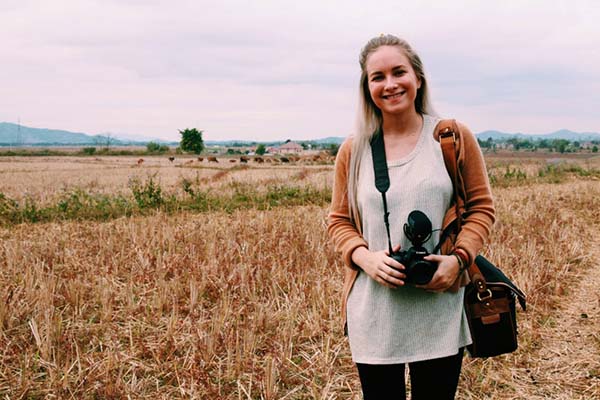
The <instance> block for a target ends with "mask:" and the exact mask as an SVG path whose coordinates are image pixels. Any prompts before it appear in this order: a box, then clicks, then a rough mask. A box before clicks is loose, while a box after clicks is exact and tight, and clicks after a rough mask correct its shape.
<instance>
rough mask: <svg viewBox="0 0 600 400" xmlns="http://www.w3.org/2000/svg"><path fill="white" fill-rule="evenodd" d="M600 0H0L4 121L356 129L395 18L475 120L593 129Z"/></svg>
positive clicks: (234, 129)
mask: <svg viewBox="0 0 600 400" xmlns="http://www.w3.org/2000/svg"><path fill="white" fill-rule="evenodd" d="M598 21H600V3H598V1H596V0H589V1H585V0H571V1H558V0H555V1H553V0H545V1H524V0H520V1H510V0H505V1H468V0H457V1H433V0H431V1H403V0H393V1H370V2H367V1H364V0H362V1H354V0H345V1H341V0H335V1H326V0H321V1H317V0H304V1H298V0H295V1H287V0H279V1H271V0H265V1H258V0H256V1H243V0H222V1H205V0H196V1H188V0H0V91H1V92H0V93H1V95H0V121H4V122H14V123H16V122H17V121H18V119H20V121H21V124H23V125H26V126H31V127H40V128H54V129H65V130H71V131H76V132H85V133H90V134H99V133H106V132H112V133H114V134H116V135H118V134H119V133H127V134H130V135H140V136H144V137H158V138H164V139H172V140H178V139H179V134H178V130H179V129H184V128H191V127H195V128H198V129H202V130H204V138H205V139H207V140H218V139H243V140H259V141H267V140H278V139H287V138H291V139H313V138H322V137H326V136H346V135H348V134H349V133H351V132H352V128H353V122H354V115H355V110H356V95H357V89H356V88H357V86H358V77H359V66H358V61H357V60H358V53H359V51H360V48H361V47H362V46H363V45H364V44H365V43H366V42H367V41H368V39H370V38H371V37H373V36H377V35H379V34H380V33H393V34H396V35H398V36H401V37H404V38H405V39H407V40H408V41H409V42H410V43H411V44H412V45H413V46H414V47H415V49H416V50H417V52H418V53H419V54H420V55H421V58H422V59H423V62H424V64H425V68H426V72H427V75H428V77H429V79H430V82H431V87H432V95H433V102H434V106H435V107H436V109H437V111H438V112H439V113H440V114H441V115H442V116H447V117H453V118H457V119H460V120H462V121H463V122H465V123H467V124H468V125H469V126H471V128H472V129H473V130H474V131H476V132H479V131H483V130H487V129H497V130H503V131H507V132H526V133H547V132H551V131H555V130H558V129H561V128H567V129H571V130H575V131H581V132H585V131H600V112H599V111H600V23H599V22H598Z"/></svg>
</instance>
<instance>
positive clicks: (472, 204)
mask: <svg viewBox="0 0 600 400" xmlns="http://www.w3.org/2000/svg"><path fill="white" fill-rule="evenodd" d="M459 128H460V133H461V137H462V143H461V145H462V149H460V150H461V151H459V159H458V168H460V170H461V175H462V179H463V182H464V188H465V209H464V210H463V221H462V227H461V230H460V232H459V233H458V235H457V237H456V242H455V247H456V248H462V249H463V250H465V251H466V252H467V253H468V255H469V263H472V262H473V261H474V260H475V256H476V255H477V253H479V251H481V249H482V248H483V245H484V243H485V242H486V241H487V239H488V237H489V235H490V230H491V227H492V225H493V224H494V221H495V209H494V203H493V199H492V191H491V188H490V183H489V179H488V175H487V169H486V167H485V161H484V159H483V154H482V153H481V149H480V148H479V143H477V138H476V137H475V135H473V133H472V132H471V131H470V130H469V128H467V127H466V126H465V125H463V124H459Z"/></svg>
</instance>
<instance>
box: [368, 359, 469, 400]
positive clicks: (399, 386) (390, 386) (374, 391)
mask: <svg viewBox="0 0 600 400" xmlns="http://www.w3.org/2000/svg"><path fill="white" fill-rule="evenodd" d="M463 352H464V349H460V350H459V351H458V354H456V355H453V356H450V357H444V358H436V359H433V360H426V361H418V362H413V363H410V364H408V369H409V372H410V391H411V399H412V400H429V399H435V400H446V399H448V400H452V399H454V395H455V394H456V387H457V386H458V378H459V376H460V369H461V367H462V357H463ZM356 366H357V367H358V375H359V377H360V383H361V385H362V391H363V396H364V399H365V400H388V399H390V400H391V399H394V400H400V399H406V384H405V382H404V364H391V365H371V364H356Z"/></svg>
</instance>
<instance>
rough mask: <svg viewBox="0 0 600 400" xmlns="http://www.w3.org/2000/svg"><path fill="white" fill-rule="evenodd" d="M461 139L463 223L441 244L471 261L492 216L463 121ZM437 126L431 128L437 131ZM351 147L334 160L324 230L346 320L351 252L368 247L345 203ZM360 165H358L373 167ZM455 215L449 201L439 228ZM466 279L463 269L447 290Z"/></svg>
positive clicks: (473, 142)
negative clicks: (338, 266)
mask: <svg viewBox="0 0 600 400" xmlns="http://www.w3.org/2000/svg"><path fill="white" fill-rule="evenodd" d="M458 126H459V129H460V139H459V140H458V144H457V153H458V168H459V169H460V171H461V174H462V177H463V180H464V186H465V189H466V199H464V200H465V201H464V204H465V210H464V211H463V220H462V227H461V230H460V232H459V233H458V235H450V236H449V237H448V239H446V241H445V242H444V243H443V245H442V247H441V253H442V254H450V253H451V252H452V251H453V250H454V249H456V248H461V249H463V250H464V251H466V253H467V254H468V256H469V262H473V260H474V259H475V256H476V255H477V253H479V251H480V250H481V248H482V247H483V244H484V242H485V241H486V240H487V238H488V236H489V234H490V229H491V227H492V225H493V223H494V220H495V211H494V204H493V200H492V192H491V189H490V184H489V180H488V176H487V170H486V168H485V162H484V159H483V155H482V154H481V150H480V149H479V144H478V143H477V139H476V138H475V135H473V133H472V132H471V131H470V130H469V129H468V128H467V127H466V126H465V125H463V124H460V123H458ZM437 130H438V128H437V127H436V129H434V132H437ZM351 151H352V138H348V139H346V140H345V141H344V143H342V145H341V146H340V149H339V151H338V154H337V157H336V160H335V176H334V182H333V194H332V199H331V207H330V210H329V215H328V224H327V231H328V233H329V237H330V238H331V240H332V242H333V245H334V248H335V250H336V251H337V252H339V253H341V256H342V259H343V260H344V265H345V268H344V286H343V290H342V296H343V297H342V318H343V320H344V322H345V321H346V300H347V298H348V294H349V293H350V290H351V289H352V285H353V284H354V281H355V280H356V277H357V276H358V271H359V268H360V267H358V266H357V265H356V264H354V263H353V262H352V253H353V252H354V250H356V249H357V248H358V247H361V246H364V247H367V248H368V247H369V244H368V243H367V242H366V241H365V240H364V238H363V237H362V234H361V227H360V221H357V224H358V225H355V224H354V223H353V222H352V220H351V218H350V212H349V206H348V171H349V167H350V157H351ZM372 167H373V166H371V165H363V166H361V168H372ZM455 219H456V207H455V206H454V203H452V204H451V205H450V207H449V208H448V211H447V212H446V215H445V216H444V222H443V225H442V228H443V229H445V228H446V227H447V226H449V225H450V224H451V223H452V222H453V221H454V220H455ZM468 282H469V278H468V274H467V273H466V271H465V272H464V273H463V275H462V276H461V277H460V279H457V280H456V282H455V283H454V284H453V286H452V287H450V288H449V289H448V290H449V291H457V290H458V289H459V287H460V286H464V285H466V284H467V283H468Z"/></svg>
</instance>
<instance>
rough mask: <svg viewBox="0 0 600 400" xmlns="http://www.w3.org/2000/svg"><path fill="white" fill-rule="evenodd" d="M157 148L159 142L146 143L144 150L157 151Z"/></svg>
mask: <svg viewBox="0 0 600 400" xmlns="http://www.w3.org/2000/svg"><path fill="white" fill-rule="evenodd" d="M158 150H160V144H158V143H155V142H148V143H146V151H147V152H148V153H158Z"/></svg>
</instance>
